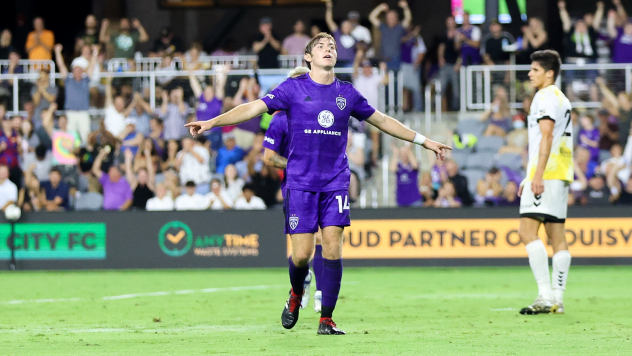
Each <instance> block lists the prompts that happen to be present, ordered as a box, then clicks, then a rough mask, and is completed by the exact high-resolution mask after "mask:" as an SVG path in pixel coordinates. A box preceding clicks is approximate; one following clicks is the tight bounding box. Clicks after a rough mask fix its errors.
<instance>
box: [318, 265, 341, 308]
mask: <svg viewBox="0 0 632 356" xmlns="http://www.w3.org/2000/svg"><path fill="white" fill-rule="evenodd" d="M322 279H323V281H322V282H321V284H320V285H321V286H322V288H323V289H322V291H323V304H322V305H323V310H325V308H327V309H328V310H331V311H332V312H333V309H334V308H335V307H336V302H337V301H338V294H339V293H340V282H341V281H342V258H341V259H338V260H328V259H323V273H322ZM326 316H327V317H331V315H326Z"/></svg>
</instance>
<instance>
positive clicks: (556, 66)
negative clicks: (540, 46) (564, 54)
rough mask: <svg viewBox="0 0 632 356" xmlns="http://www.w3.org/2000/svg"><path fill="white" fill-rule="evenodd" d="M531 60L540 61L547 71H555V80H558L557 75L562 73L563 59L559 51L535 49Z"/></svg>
mask: <svg viewBox="0 0 632 356" xmlns="http://www.w3.org/2000/svg"><path fill="white" fill-rule="evenodd" d="M531 62H538V63H540V66H541V67H542V68H543V69H544V71H545V72H548V71H550V70H552V71H553V80H554V81H555V80H557V75H558V74H559V73H560V67H561V66H562V59H561V58H560V54H559V53H557V51H553V50H550V49H547V50H543V51H535V52H533V53H532V54H531Z"/></svg>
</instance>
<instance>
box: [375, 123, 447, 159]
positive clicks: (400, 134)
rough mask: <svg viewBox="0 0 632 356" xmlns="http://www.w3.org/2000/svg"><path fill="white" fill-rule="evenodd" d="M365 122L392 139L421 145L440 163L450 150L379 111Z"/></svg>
mask: <svg viewBox="0 0 632 356" xmlns="http://www.w3.org/2000/svg"><path fill="white" fill-rule="evenodd" d="M366 121H367V122H368V123H369V124H371V125H373V126H375V127H377V128H378V129H380V130H382V131H384V132H386V133H387V134H389V135H391V136H393V137H397V138H399V139H401V140H404V141H408V142H412V143H415V144H418V145H421V146H423V147H424V148H425V149H427V150H430V151H433V152H434V153H435V155H436V157H437V159H438V160H441V161H442V160H444V159H445V152H446V150H451V149H452V147H450V146H448V145H444V144H443V143H439V142H436V141H432V140H430V139H427V138H424V137H423V136H421V135H420V134H418V133H417V132H415V131H413V130H411V129H409V128H408V127H406V126H404V125H402V123H401V122H399V121H397V120H395V119H394V118H392V117H390V116H388V115H386V114H384V113H381V112H380V111H379V110H375V113H373V115H371V117H369V118H368V119H367V120H366ZM418 135H419V137H418ZM419 138H421V141H420V140H419Z"/></svg>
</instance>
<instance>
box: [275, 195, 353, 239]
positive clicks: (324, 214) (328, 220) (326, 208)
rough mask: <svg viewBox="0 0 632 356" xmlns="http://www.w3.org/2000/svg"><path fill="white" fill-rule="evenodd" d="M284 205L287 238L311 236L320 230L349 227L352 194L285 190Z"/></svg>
mask: <svg viewBox="0 0 632 356" xmlns="http://www.w3.org/2000/svg"><path fill="white" fill-rule="evenodd" d="M284 198H285V199H284V203H283V211H284V212H285V229H284V231H285V233H286V234H308V233H311V234H313V233H315V232H317V231H318V227H319V226H320V227H321V228H324V227H325V226H349V225H351V216H350V210H349V192H348V191H347V190H337V191H333V192H306V191H303V190H294V189H286V190H285V197H284Z"/></svg>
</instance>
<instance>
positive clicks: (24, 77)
mask: <svg viewBox="0 0 632 356" xmlns="http://www.w3.org/2000/svg"><path fill="white" fill-rule="evenodd" d="M376 71H377V69H376ZM256 72H257V74H258V76H259V78H260V80H261V79H262V78H265V77H267V76H270V77H271V78H273V79H276V80H278V82H277V83H274V85H277V84H280V83H281V82H282V81H283V80H284V79H283V78H285V76H287V74H288V70H287V69H259V70H257V71H256ZM336 73H337V74H347V75H348V74H352V73H353V69H352V68H336ZM188 74H189V73H188V72H187V71H182V70H176V69H173V70H168V71H167V70H165V71H154V70H148V71H128V72H126V71H113V72H101V73H100V78H101V79H102V80H103V79H105V78H139V79H141V80H142V81H143V82H146V83H148V85H147V88H148V89H149V98H148V99H149V104H150V106H151V107H152V109H153V108H155V107H156V78H159V77H174V78H182V79H186V78H187V77H188ZM193 74H194V75H195V76H198V77H199V76H215V75H216V74H217V72H216V71H215V70H212V69H210V70H198V71H195V72H193ZM254 74H255V70H253V69H233V70H230V71H229V72H228V73H227V75H228V76H252V75H254ZM38 75H39V73H37V72H28V73H18V74H0V81H2V80H7V79H12V80H13V81H14V83H18V82H19V81H32V80H34V79H36V78H37V77H38ZM388 75H389V78H390V79H391V80H393V79H394V78H395V74H394V73H393V72H392V71H391V72H389V73H388ZM55 79H63V78H61V75H60V74H59V73H51V81H53V83H54V81H55ZM399 79H400V80H399V83H400V85H399V86H397V88H396V86H395V85H389V86H388V88H389V90H388V91H386V90H385V87H384V86H380V98H381V99H380V105H379V106H378V109H379V110H380V111H383V112H387V113H389V114H392V115H395V114H399V113H402V107H403V105H402V98H403V86H402V82H403V81H402V78H401V73H400V78H399ZM391 84H394V83H393V82H392V81H391ZM19 90H20V85H13V92H12V94H13V95H12V96H13V108H12V110H11V111H12V112H13V113H14V114H16V113H17V114H20V115H26V112H24V111H20V110H19V107H20V102H19V100H20V95H19ZM396 91H397V92H396ZM264 94H266V93H263V92H262V93H261V95H262V96H263V95H264ZM385 98H387V99H388V103H389V105H388V106H386V105H385V104H384V103H385V102H386V100H385ZM103 113H104V111H103V109H93V110H90V114H91V115H103Z"/></svg>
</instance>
